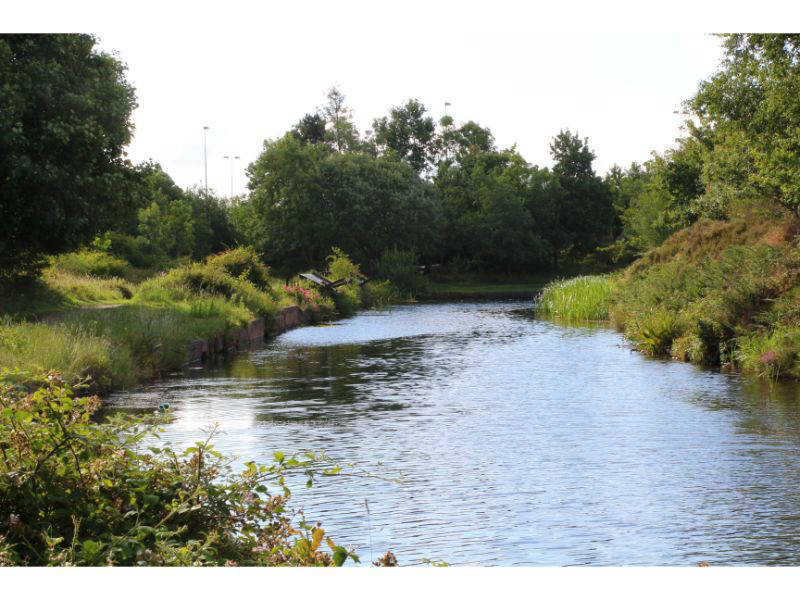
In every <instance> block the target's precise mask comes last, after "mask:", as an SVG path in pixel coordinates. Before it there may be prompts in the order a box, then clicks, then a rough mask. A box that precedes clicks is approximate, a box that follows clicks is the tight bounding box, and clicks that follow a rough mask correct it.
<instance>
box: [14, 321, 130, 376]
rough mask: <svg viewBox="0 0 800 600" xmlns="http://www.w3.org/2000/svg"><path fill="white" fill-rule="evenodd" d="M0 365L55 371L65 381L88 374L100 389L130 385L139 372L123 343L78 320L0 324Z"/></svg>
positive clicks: (31, 372) (29, 371) (33, 371)
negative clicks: (118, 342)
mask: <svg viewBox="0 0 800 600" xmlns="http://www.w3.org/2000/svg"><path fill="white" fill-rule="evenodd" d="M3 369H8V370H11V371H21V372H23V373H27V374H29V375H30V376H35V375H36V374H39V373H42V372H48V371H58V372H59V373H61V374H62V376H63V377H64V379H65V380H66V381H69V382H75V381H78V380H81V379H83V378H84V377H87V376H88V377H91V379H92V381H93V382H94V383H95V384H96V386H97V387H98V388H101V389H109V388H111V387H126V386H128V385H132V384H134V383H135V382H136V381H137V379H138V375H139V373H138V369H137V367H136V364H135V361H134V359H133V357H132V355H131V353H130V351H129V350H128V348H127V347H126V346H125V345H121V344H115V343H114V342H113V341H112V340H111V339H110V338H109V337H107V336H104V335H101V334H98V333H96V332H93V331H90V330H89V329H87V328H86V327H82V326H81V325H80V324H79V323H75V324H70V325H67V324H64V323H58V324H55V325H47V324H43V323H16V324H13V323H10V322H5V323H2V324H0V371H2V370H3Z"/></svg>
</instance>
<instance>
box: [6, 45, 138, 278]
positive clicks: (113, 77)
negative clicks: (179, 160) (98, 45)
mask: <svg viewBox="0 0 800 600" xmlns="http://www.w3.org/2000/svg"><path fill="white" fill-rule="evenodd" d="M95 42H96V40H95V39H94V38H93V37H92V36H89V35H77V34H63V35H7V34H6V35H2V36H0V81H2V94H0V182H2V185H0V206H2V207H3V218H2V219H0V281H4V282H9V281H12V280H18V279H20V278H24V277H29V278H30V277H35V276H36V275H37V274H38V272H39V269H40V268H41V267H42V266H43V262H42V257H43V255H45V254H55V253H58V252H63V251H69V250H72V249H74V248H77V247H80V246H81V245H82V244H85V243H87V242H89V241H91V239H92V237H93V236H94V235H95V234H96V233H97V232H98V230H100V229H101V228H102V227H104V226H106V225H108V224H109V223H111V222H113V220H114V218H115V216H116V212H117V211H118V210H119V208H120V207H123V206H124V205H125V203H126V199H125V197H124V195H123V194H120V193H119V192H120V189H121V187H122V186H121V184H122V182H123V180H124V174H123V173H124V168H123V167H124V162H123V148H124V147H125V145H126V144H127V143H128V142H129V141H130V138H131V130H132V123H131V113H132V111H133V109H134V108H135V107H136V102H135V97H134V91H133V88H132V87H131V86H130V85H129V84H128V82H127V81H126V80H125V77H124V67H123V65H122V64H121V63H120V62H119V61H118V60H116V59H115V58H113V57H112V56H110V55H108V54H105V53H98V52H96V51H95V50H94V45H95Z"/></svg>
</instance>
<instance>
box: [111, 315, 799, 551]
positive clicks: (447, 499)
mask: <svg viewBox="0 0 800 600" xmlns="http://www.w3.org/2000/svg"><path fill="white" fill-rule="evenodd" d="M799 394H800V388H798V386H797V385H796V384H777V385H774V386H769V385H767V384H764V383H762V382H758V381H748V380H743V379H740V378H739V377H737V376H734V375H729V374H722V373H717V372H711V371H704V370H700V369H698V368H696V367H693V366H691V365H687V364H683V363H676V362H671V361H655V360H647V359H645V358H643V357H642V356H641V355H639V354H637V353H635V352H631V351H630V349H629V348H627V347H626V346H625V344H624V343H623V340H622V338H621V337H620V336H619V335H618V334H616V333H614V332H612V331H609V330H607V329H602V328H565V327H560V326H557V325H554V324H552V323H548V322H543V321H537V320H536V319H534V318H533V315H532V313H531V312H530V310H529V308H528V307H527V306H526V305H525V304H524V303H519V302H491V303H464V304H441V305H421V306H405V307H396V308H394V309H393V310H392V311H387V312H368V313H364V314H361V315H359V316H357V317H354V318H352V319H348V320H345V321H341V322H339V323H337V324H336V325H334V326H330V327H307V328H302V329H295V330H293V331H290V332H288V333H286V334H284V335H283V336H281V337H279V338H278V339H277V340H276V341H274V342H273V343H271V344H268V345H267V346H265V347H264V348H263V349H262V350H260V351H258V352H253V353H251V354H249V355H246V356H240V357H238V358H237V359H236V360H234V361H233V362H232V363H231V364H228V365H225V366H223V367H219V368H217V369H213V370H208V371H202V370H195V371H193V372H192V374H191V376H190V377H188V378H180V379H177V378H176V379H173V380H169V381H165V382H160V383H158V384H153V385H150V386H147V387H145V388H142V389H140V390H138V391H136V392H135V393H126V394H120V395H118V396H117V397H115V398H114V399H113V403H114V406H115V407H119V408H120V409H123V408H126V407H127V408H138V409H142V408H148V409H152V408H155V407H156V406H158V404H160V403H162V402H168V403H169V404H170V405H171V406H172V407H173V408H174V410H175V420H174V422H173V423H172V424H171V425H169V426H168V427H167V432H166V433H165V434H164V437H166V438H168V439H170V440H172V441H173V442H174V443H176V444H188V443H191V442H192V441H194V440H196V439H198V438H199V437H200V429H201V428H202V427H205V426H207V425H209V424H211V423H213V422H215V421H218V422H219V423H220V424H221V428H222V430H223V431H224V434H223V435H221V436H220V437H219V438H218V439H217V442H216V445H217V447H218V448H219V449H221V450H223V451H225V452H226V453H229V454H236V455H238V456H241V457H242V460H251V459H252V460H260V461H263V462H267V461H269V460H270V458H271V456H272V452H273V451H275V450H282V451H284V452H293V451H296V450H300V449H311V450H325V451H326V452H327V453H328V454H329V455H331V456H333V457H335V458H336V459H337V460H339V461H340V462H355V463H357V464H359V465H360V466H363V467H366V468H372V469H374V470H375V469H377V470H380V469H381V468H382V467H378V466H377V465H378V464H379V463H382V464H383V465H385V466H386V468H389V469H400V470H402V472H403V474H404V481H403V483H387V482H385V481H381V480H375V479H363V480H361V479H356V480H354V479H352V478H327V479H324V480H322V481H320V482H319V483H318V484H317V485H315V487H314V488H313V489H312V490H308V491H307V490H305V489H301V488H298V490H297V493H296V495H295V496H294V501H295V502H296V503H297V505H299V506H302V507H303V508H304V509H305V514H306V517H307V518H309V519H311V520H320V521H322V522H323V524H324V526H325V527H326V529H327V530H328V531H329V533H330V534H331V535H332V537H333V538H334V539H336V540H337V542H339V543H344V544H352V545H354V546H356V547H357V548H359V552H360V554H361V556H362V558H366V559H369V557H370V554H371V553H372V554H374V555H375V556H376V557H377V556H378V555H379V554H382V553H383V552H384V551H385V550H386V549H387V548H391V549H392V550H393V551H394V552H395V554H396V555H397V556H398V558H399V559H400V561H401V564H403V563H405V564H408V563H409V562H413V561H417V560H420V559H421V558H423V557H427V558H432V559H436V560H445V561H447V562H450V563H453V564H482V565H490V564H498V565H516V564H527V565H565V564H600V565H602V564H613V565H626V564H655V565H666V564H675V565H690V564H693V563H695V562H697V561H700V560H707V561H710V562H711V563H714V564H792V565H796V564H800V552H799V551H800V411H798V399H799V397H800V396H799ZM365 499H367V500H368V501H369V507H370V515H369V518H368V515H367V512H366V509H365V505H364V500H365ZM370 539H371V540H372V544H371V545H370Z"/></svg>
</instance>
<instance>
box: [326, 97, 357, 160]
mask: <svg viewBox="0 0 800 600" xmlns="http://www.w3.org/2000/svg"><path fill="white" fill-rule="evenodd" d="M326 97H327V98H328V102H327V103H326V104H325V105H324V106H323V107H322V108H321V109H320V111H321V112H322V114H323V116H324V117H325V120H326V121H327V123H328V124H329V125H330V129H328V133H327V135H328V138H329V139H330V141H331V143H332V144H333V147H334V148H335V149H336V151H337V152H348V151H353V150H358V148H359V146H360V141H359V137H358V129H356V126H355V124H354V123H353V113H352V111H351V110H350V109H349V108H348V107H347V105H345V103H344V101H345V95H344V94H343V93H342V92H340V91H339V89H338V88H337V87H336V86H332V87H331V89H329V90H328V93H327V94H326Z"/></svg>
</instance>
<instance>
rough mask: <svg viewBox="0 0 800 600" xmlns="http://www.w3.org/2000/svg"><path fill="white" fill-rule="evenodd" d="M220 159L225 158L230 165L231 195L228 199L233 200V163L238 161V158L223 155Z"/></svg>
mask: <svg viewBox="0 0 800 600" xmlns="http://www.w3.org/2000/svg"><path fill="white" fill-rule="evenodd" d="M222 158H227V159H228V160H229V161H230V163H231V195H230V198H233V161H235V160H239V157H238V156H232V155H225V156H223V157H222Z"/></svg>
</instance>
